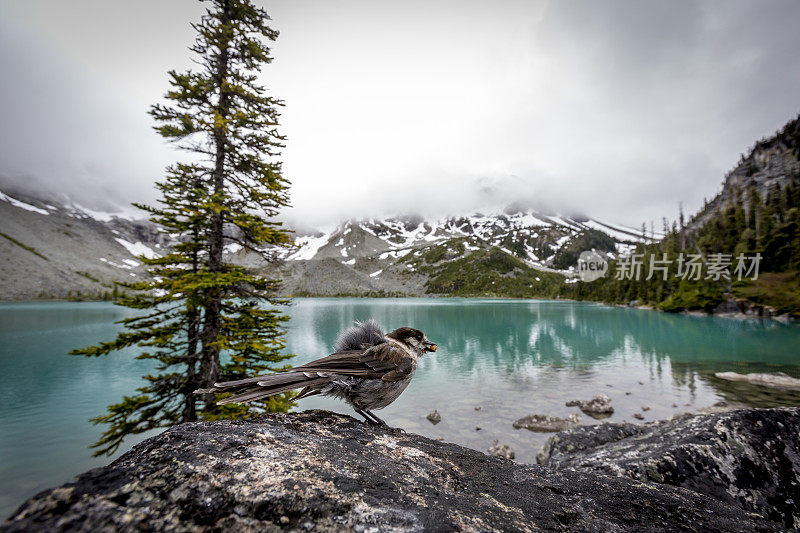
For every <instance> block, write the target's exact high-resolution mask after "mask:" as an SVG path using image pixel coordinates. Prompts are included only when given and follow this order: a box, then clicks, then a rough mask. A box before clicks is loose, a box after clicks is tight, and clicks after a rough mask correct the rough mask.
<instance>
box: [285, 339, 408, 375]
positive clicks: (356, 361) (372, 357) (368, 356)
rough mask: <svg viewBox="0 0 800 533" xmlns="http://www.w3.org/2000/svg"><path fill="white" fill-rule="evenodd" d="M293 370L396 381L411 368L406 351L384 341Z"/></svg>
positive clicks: (332, 355) (339, 353) (318, 360)
mask: <svg viewBox="0 0 800 533" xmlns="http://www.w3.org/2000/svg"><path fill="white" fill-rule="evenodd" d="M292 371H293V372H330V373H334V374H339V375H343V376H354V377H356V376H357V377H363V378H371V379H384V380H386V381H397V380H400V379H403V378H405V377H407V376H408V375H409V374H410V373H411V371H412V364H411V361H410V358H409V355H408V354H407V353H406V352H405V351H404V350H402V349H401V348H399V347H398V346H395V345H394V344H392V343H389V342H384V343H381V344H378V345H376V346H370V347H369V348H367V349H366V350H363V351H358V350H347V351H344V352H337V353H334V354H331V355H329V356H328V357H324V358H322V359H317V360H316V361H311V362H310V363H306V364H305V365H302V366H298V367H295V368H293V369H292Z"/></svg>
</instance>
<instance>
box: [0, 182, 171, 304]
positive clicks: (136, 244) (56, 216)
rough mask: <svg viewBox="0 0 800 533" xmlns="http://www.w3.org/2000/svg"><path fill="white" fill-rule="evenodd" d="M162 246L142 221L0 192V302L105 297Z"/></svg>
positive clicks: (139, 275) (138, 274) (135, 275)
mask: <svg viewBox="0 0 800 533" xmlns="http://www.w3.org/2000/svg"><path fill="white" fill-rule="evenodd" d="M168 244H169V239H168V238H167V237H166V236H164V235H163V234H161V233H160V232H159V231H158V229H157V228H156V227H155V226H154V225H153V224H151V223H150V222H148V221H146V220H132V219H131V218H128V217H123V216H121V215H118V214H112V213H102V212H98V211H93V210H91V209H87V208H84V207H81V206H79V205H75V204H73V203H71V202H68V201H64V202H58V201H54V200H52V199H48V200H42V199H39V198H35V197H32V196H30V195H25V194H20V193H13V194H12V193H10V192H0V300H28V299H38V298H69V297H87V298H98V297H107V296H110V295H112V294H113V293H114V288H115V284H114V282H115V281H135V280H138V279H144V276H147V273H146V272H145V270H144V268H143V265H142V264H141V262H140V261H139V260H138V259H137V257H136V256H138V255H144V256H146V257H154V256H156V255H158V254H162V253H164V252H165V251H166V249H167V246H168Z"/></svg>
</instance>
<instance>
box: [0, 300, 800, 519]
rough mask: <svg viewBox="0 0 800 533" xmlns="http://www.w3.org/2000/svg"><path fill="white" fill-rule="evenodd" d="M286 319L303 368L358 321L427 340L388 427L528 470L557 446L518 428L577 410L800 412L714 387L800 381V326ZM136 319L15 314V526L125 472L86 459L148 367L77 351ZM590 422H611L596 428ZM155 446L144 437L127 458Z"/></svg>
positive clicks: (10, 380) (404, 309)
mask: <svg viewBox="0 0 800 533" xmlns="http://www.w3.org/2000/svg"><path fill="white" fill-rule="evenodd" d="M286 312H287V314H288V315H290V316H291V321H290V323H289V331H288V334H287V340H288V347H289V349H290V351H291V352H292V353H295V354H296V357H295V359H293V360H292V362H293V363H297V364H299V363H302V362H306V361H309V360H311V359H315V358H318V357H321V356H324V355H327V354H329V353H330V351H331V347H332V345H333V343H334V341H335V340H336V337H337V335H338V334H339V332H340V331H341V330H342V329H344V328H346V327H348V326H350V325H352V324H353V323H354V321H356V320H365V319H367V318H375V319H376V320H378V322H379V323H381V324H382V325H383V326H384V327H385V328H386V329H387V331H388V330H391V329H394V328H397V327H400V326H412V327H416V328H418V329H421V330H423V331H425V333H426V334H427V335H428V337H429V338H430V339H431V340H432V341H434V342H437V343H438V344H439V351H437V352H436V353H435V354H430V355H426V356H425V357H424V358H423V359H422V361H421V363H420V366H419V369H418V371H417V375H416V377H415V378H414V381H413V382H412V383H411V385H410V386H409V388H408V389H407V390H406V392H405V393H404V394H403V395H402V396H401V397H400V399H399V400H398V401H396V402H395V403H394V404H392V405H391V406H389V407H387V408H386V409H384V410H383V411H378V412H377V414H378V415H379V416H381V417H382V418H383V419H385V420H386V421H387V422H388V423H389V424H391V425H393V426H399V427H402V428H404V429H406V430H407V431H410V432H416V433H421V434H423V435H426V436H429V437H432V438H443V439H444V440H447V441H451V442H455V443H458V444H461V445H464V446H468V447H471V448H475V449H477V450H482V451H485V450H486V449H487V448H488V447H489V446H491V445H492V444H493V442H494V441H495V439H497V440H499V441H500V442H503V443H506V444H509V445H510V446H511V447H512V448H513V449H514V450H515V452H516V458H517V460H518V461H521V462H535V456H536V452H537V451H538V450H539V448H540V447H541V445H542V444H543V443H544V441H545V440H546V439H547V438H548V437H549V436H550V434H540V433H532V432H529V431H527V430H524V429H522V430H515V429H513V427H512V422H513V421H514V420H516V419H518V418H521V417H523V416H526V415H529V414H535V413H540V414H548V415H555V416H566V415H569V414H572V413H579V411H578V410H577V408H574V407H566V406H565V405H564V403H565V402H566V401H568V400H572V399H590V398H591V397H592V396H594V395H596V394H600V393H604V394H607V395H609V396H610V397H611V398H612V405H613V406H614V408H615V413H614V414H613V415H612V416H611V417H610V419H609V420H611V421H623V420H627V421H631V422H637V423H640V422H639V421H638V420H635V419H634V418H633V415H634V414H635V413H641V414H642V415H643V416H644V419H645V421H648V420H656V419H662V418H668V417H670V416H672V415H674V414H677V413H682V412H685V411H693V412H697V411H698V410H699V409H701V408H703V407H707V406H709V405H712V404H713V403H715V402H717V401H719V400H727V401H737V402H743V403H746V404H748V405H750V406H753V407H768V406H778V405H800V395H798V394H793V393H786V392H774V391H768V390H765V389H761V388H758V387H755V386H751V385H746V384H742V383H730V382H725V381H722V380H719V379H717V378H715V377H714V375H713V374H714V372H720V371H729V370H730V371H736V372H757V371H770V372H775V371H782V372H786V373H787V374H789V375H792V376H795V377H800V327H798V326H796V325H785V324H781V323H778V322H774V321H760V320H735V319H728V318H716V317H697V316H685V315H668V314H664V313H658V312H652V311H639V310H632V309H622V308H614V307H606V306H602V305H597V304H591V303H576V302H566V301H537V300H488V299H487V300H483V299H349V298H308V299H297V300H295V301H294V303H293V305H292V306H290V307H288V308H286ZM131 314H132V311H129V310H127V309H123V308H119V307H116V306H114V305H112V304H110V303H68V302H54V303H14V304H11V303H7V304H0V376H1V377H2V381H0V428H2V429H0V515H2V516H3V517H5V516H7V515H8V514H10V513H11V512H12V511H13V510H14V508H15V507H16V506H17V505H19V504H20V503H21V502H22V501H23V500H24V499H25V498H26V497H28V496H30V495H32V494H34V493H36V492H38V491H39V490H42V489H45V488H47V487H50V486H52V485H55V484H59V483H63V482H65V481H67V480H68V479H69V478H71V477H72V476H74V475H75V474H78V473H80V472H83V471H85V470H87V469H89V468H92V467H95V466H99V465H102V464H105V463H107V462H109V461H110V460H111V459H109V458H93V457H92V456H91V451H90V450H89V449H88V448H87V445H88V444H90V443H91V442H94V441H95V440H96V439H97V438H98V436H99V435H100V433H101V431H102V428H101V427H98V426H94V425H92V424H91V423H90V422H89V418H91V417H93V416H96V415H99V414H102V413H103V412H104V411H105V407H106V405H108V404H109V403H112V402H115V401H117V400H118V399H120V398H121V397H122V396H123V395H125V394H130V393H133V392H134V389H135V388H136V387H137V386H139V385H140V383H141V378H140V377H141V376H142V375H143V374H145V373H146V372H148V371H150V370H151V367H152V363H150V362H147V361H137V360H136V359H134V357H133V356H134V355H135V352H134V351H131V350H129V351H126V352H120V353H117V354H114V355H111V356H108V357H102V358H95V359H89V358H84V357H73V356H68V355H66V353H67V352H68V351H69V350H71V349H73V348H77V347H83V346H86V345H89V344H95V343H97V342H99V341H102V340H110V339H111V338H112V337H113V336H114V334H115V333H116V332H117V331H119V329H120V327H119V326H118V325H117V324H115V321H117V320H119V319H121V318H123V317H125V316H130V315H131ZM626 393H628V394H626ZM476 407H480V410H476V409H475V408H476ZM642 407H649V408H650V409H649V410H648V411H646V412H644V411H642ZM311 408H325V409H332V410H335V411H339V412H342V413H348V414H353V415H354V416H355V414H354V413H352V411H350V409H349V408H348V407H347V406H346V405H345V404H342V403H340V402H337V401H335V400H329V399H324V398H322V399H320V398H308V399H306V400H302V401H301V402H300V404H299V406H298V408H297V409H298V410H303V409H311ZM433 409H437V410H438V411H439V413H440V414H441V416H442V421H441V423H439V424H438V425H435V426H434V425H433V424H431V423H430V422H429V421H428V420H426V418H425V417H426V415H427V414H428V413H429V412H430V411H432V410H433ZM583 423H584V424H596V423H599V421H597V420H594V419H592V418H589V417H587V416H585V415H583ZM476 428H480V430H478V429H476ZM146 436H147V435H145V436H139V437H136V438H132V439H130V441H129V442H128V443H127V444H126V446H124V447H123V449H122V450H121V452H120V453H122V452H124V451H126V450H128V449H130V447H131V446H133V445H134V444H135V443H136V442H138V441H140V440H141V439H143V438H145V437H146ZM118 455H119V453H118V454H117V456H118ZM112 459H113V458H112Z"/></svg>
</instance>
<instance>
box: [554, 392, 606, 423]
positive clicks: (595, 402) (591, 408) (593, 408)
mask: <svg viewBox="0 0 800 533" xmlns="http://www.w3.org/2000/svg"><path fill="white" fill-rule="evenodd" d="M565 405H566V406H567V407H578V408H579V409H580V410H581V411H583V412H584V413H586V414H587V415H589V416H591V417H592V418H597V419H600V418H608V417H609V416H611V415H612V414H613V413H614V408H613V407H611V398H609V397H608V396H607V395H605V394H598V395H597V396H595V397H594V398H592V399H591V400H570V401H568V402H567V403H566V404H565Z"/></svg>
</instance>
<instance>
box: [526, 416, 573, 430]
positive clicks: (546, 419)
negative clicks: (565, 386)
mask: <svg viewBox="0 0 800 533" xmlns="http://www.w3.org/2000/svg"><path fill="white" fill-rule="evenodd" d="M580 423H581V415H578V414H571V415H569V416H568V417H567V418H559V417H557V416H547V415H528V416H526V417H524V418H520V419H519V420H516V421H514V424H513V425H514V428H515V429H520V428H525V429H527V430H529V431H537V432H540V433H544V432H548V431H564V430H565V429H569V428H574V427H575V426H578V425H580Z"/></svg>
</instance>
